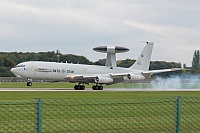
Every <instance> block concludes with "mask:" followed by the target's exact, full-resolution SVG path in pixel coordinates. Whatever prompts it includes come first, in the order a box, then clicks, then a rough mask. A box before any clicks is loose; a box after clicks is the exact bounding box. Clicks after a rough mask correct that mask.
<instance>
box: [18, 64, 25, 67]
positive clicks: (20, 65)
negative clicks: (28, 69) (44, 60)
mask: <svg viewBox="0 0 200 133" xmlns="http://www.w3.org/2000/svg"><path fill="white" fill-rule="evenodd" d="M16 67H25V65H23V64H19V65H17V66H16Z"/></svg>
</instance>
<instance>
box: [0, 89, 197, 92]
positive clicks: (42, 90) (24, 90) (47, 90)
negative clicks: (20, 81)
mask: <svg viewBox="0 0 200 133" xmlns="http://www.w3.org/2000/svg"><path fill="white" fill-rule="evenodd" d="M79 91H80V92H84V91H86V92H96V91H104V92H120V91H130V92H138V91H147V92H148V91H172V92H176V91H177V92H178V91H184V92H190V91H196V92H198V91H199V92H200V89H177V88H176V89H152V88H144V89H138V88H104V90H92V89H90V88H87V89H85V90H74V89H73V88H42V89H40V88H31V89H30V88H0V92H79Z"/></svg>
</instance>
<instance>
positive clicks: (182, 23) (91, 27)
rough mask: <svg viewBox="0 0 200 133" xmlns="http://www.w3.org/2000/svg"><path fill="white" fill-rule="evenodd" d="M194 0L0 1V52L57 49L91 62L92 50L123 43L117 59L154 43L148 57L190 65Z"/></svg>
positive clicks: (199, 25)
mask: <svg viewBox="0 0 200 133" xmlns="http://www.w3.org/2000/svg"><path fill="white" fill-rule="evenodd" d="M199 16H200V1H199V0H0V46H1V47H0V51H3V52H10V51H12V52H14V51H17V52H20V51H22V52H41V51H56V50H57V49H59V50H60V52H61V53H63V54H76V55H83V56H85V57H87V58H88V59H89V60H91V61H97V60H99V59H100V58H105V57H106V55H105V54H102V53H96V52H95V51H93V50H92V49H93V48H94V47H96V46H102V45H116V46H124V47H127V48H129V49H130V51H129V52H127V53H123V54H118V55H117V59H127V58H130V59H135V58H137V56H138V54H139V53H140V52H141V50H142V49H143V47H144V46H145V44H144V43H142V42H141V41H153V42H155V45H154V49H153V54H152V58H151V59H152V60H153V61H155V60H161V61H174V62H181V63H182V64H184V63H186V64H187V66H191V61H192V57H193V53H194V51H195V50H199V49H200V17H199Z"/></svg>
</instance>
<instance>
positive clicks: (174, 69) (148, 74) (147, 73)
mask: <svg viewBox="0 0 200 133" xmlns="http://www.w3.org/2000/svg"><path fill="white" fill-rule="evenodd" d="M180 70H183V69H182V68H171V69H161V70H150V71H144V72H142V74H143V75H144V76H145V77H149V78H150V77H151V75H153V74H157V73H163V72H173V71H180Z"/></svg>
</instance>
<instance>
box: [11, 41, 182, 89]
mask: <svg viewBox="0 0 200 133" xmlns="http://www.w3.org/2000/svg"><path fill="white" fill-rule="evenodd" d="M153 44H154V43H153V42H146V46H145V47H144V49H143V51H142V52H141V54H140V55H139V57H138V58H137V60H136V62H135V63H134V64H133V65H132V66H131V67H129V68H122V67H117V66H116V56H115V54H116V53H120V52H125V51H128V49H126V48H124V47H106V46H103V47H97V48H94V50H95V51H98V52H104V53H107V59H106V64H105V66H97V65H83V64H71V63H57V62H43V61H28V62H23V63H20V64H18V65H17V66H16V67H15V68H12V69H11V72H12V73H13V74H14V75H16V76H19V77H24V78H26V79H27V86H32V82H31V81H32V79H39V80H52V81H67V82H70V83H75V82H77V83H78V85H75V86H74V89H75V90H84V89H85V86H84V84H89V83H93V84H95V85H93V87H92V89H93V90H103V86H102V84H106V85H111V84H115V83H119V82H123V81H135V80H143V79H145V78H149V77H151V75H152V74H156V73H162V72H169V71H176V70H180V68H172V69H161V70H150V71H149V64H150V58H151V53H152V49H153Z"/></svg>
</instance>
